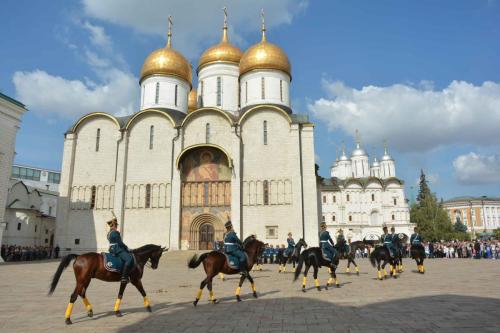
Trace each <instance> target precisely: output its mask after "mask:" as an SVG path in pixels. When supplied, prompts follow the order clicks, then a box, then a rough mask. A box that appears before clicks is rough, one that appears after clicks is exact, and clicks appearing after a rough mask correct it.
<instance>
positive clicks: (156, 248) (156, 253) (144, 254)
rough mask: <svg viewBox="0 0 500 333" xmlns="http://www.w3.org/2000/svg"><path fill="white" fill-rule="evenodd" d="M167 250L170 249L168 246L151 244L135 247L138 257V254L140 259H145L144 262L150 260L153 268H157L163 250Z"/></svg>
mask: <svg viewBox="0 0 500 333" xmlns="http://www.w3.org/2000/svg"><path fill="white" fill-rule="evenodd" d="M167 251H168V249H167V248H166V247H161V246H160V245H154V244H149V245H144V246H142V247H140V248H138V249H135V250H134V253H135V254H136V257H137V256H138V257H139V258H141V259H140V260H143V261H144V263H146V262H147V261H150V262H151V268H152V269H157V268H158V264H159V262H160V258H161V256H162V254H163V252H167Z"/></svg>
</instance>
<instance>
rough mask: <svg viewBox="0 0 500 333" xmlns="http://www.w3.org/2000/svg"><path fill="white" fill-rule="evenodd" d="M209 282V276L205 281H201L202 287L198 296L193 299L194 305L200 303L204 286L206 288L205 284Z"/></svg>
mask: <svg viewBox="0 0 500 333" xmlns="http://www.w3.org/2000/svg"><path fill="white" fill-rule="evenodd" d="M207 283H208V276H207V277H206V278H205V279H204V280H203V281H201V283H200V289H198V292H197V293H196V298H195V300H194V301H193V305H194V306H196V305H197V304H198V302H199V301H200V299H201V294H202V293H203V288H205V286H206V285H207Z"/></svg>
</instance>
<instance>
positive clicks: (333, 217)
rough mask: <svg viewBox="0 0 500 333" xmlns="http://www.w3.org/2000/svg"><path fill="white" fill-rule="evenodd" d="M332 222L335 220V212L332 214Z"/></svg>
mask: <svg viewBox="0 0 500 333" xmlns="http://www.w3.org/2000/svg"><path fill="white" fill-rule="evenodd" d="M332 222H335V214H333V216H332Z"/></svg>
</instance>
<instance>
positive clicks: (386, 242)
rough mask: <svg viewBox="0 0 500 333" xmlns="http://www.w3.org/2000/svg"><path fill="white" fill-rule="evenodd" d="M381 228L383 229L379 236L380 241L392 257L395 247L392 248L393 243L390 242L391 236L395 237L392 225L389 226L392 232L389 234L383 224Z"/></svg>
mask: <svg viewBox="0 0 500 333" xmlns="http://www.w3.org/2000/svg"><path fill="white" fill-rule="evenodd" d="M382 230H383V231H384V234H383V235H382V237H381V238H382V243H383V244H384V246H385V248H387V250H388V251H389V255H390V256H391V258H394V257H395V255H396V249H395V248H394V244H393V243H392V240H393V237H396V235H394V227H392V228H391V232H392V233H391V234H389V233H388V232H387V227H386V226H384V227H383V228H382Z"/></svg>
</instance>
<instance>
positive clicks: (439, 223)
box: [410, 170, 462, 241]
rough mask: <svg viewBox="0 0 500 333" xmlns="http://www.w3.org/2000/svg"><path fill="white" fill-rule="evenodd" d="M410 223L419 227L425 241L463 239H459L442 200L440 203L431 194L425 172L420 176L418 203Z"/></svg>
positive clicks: (412, 211)
mask: <svg viewBox="0 0 500 333" xmlns="http://www.w3.org/2000/svg"><path fill="white" fill-rule="evenodd" d="M410 221H411V222H412V223H415V224H416V225H417V226H418V228H419V229H420V234H421V235H422V237H423V238H424V239H425V240H429V241H437V240H441V239H443V240H450V239H454V238H462V237H457V233H456V232H455V230H454V229H453V225H452V223H451V221H450V218H449V216H448V213H447V212H446V210H445V209H444V208H443V204H442V200H441V202H439V201H438V200H437V198H436V195H435V194H434V193H432V192H431V189H430V187H429V184H428V182H427V180H426V179H425V174H424V171H423V170H422V171H421V174H420V183H419V191H418V197H417V202H416V203H415V204H414V205H413V206H412V207H411V210H410Z"/></svg>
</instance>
